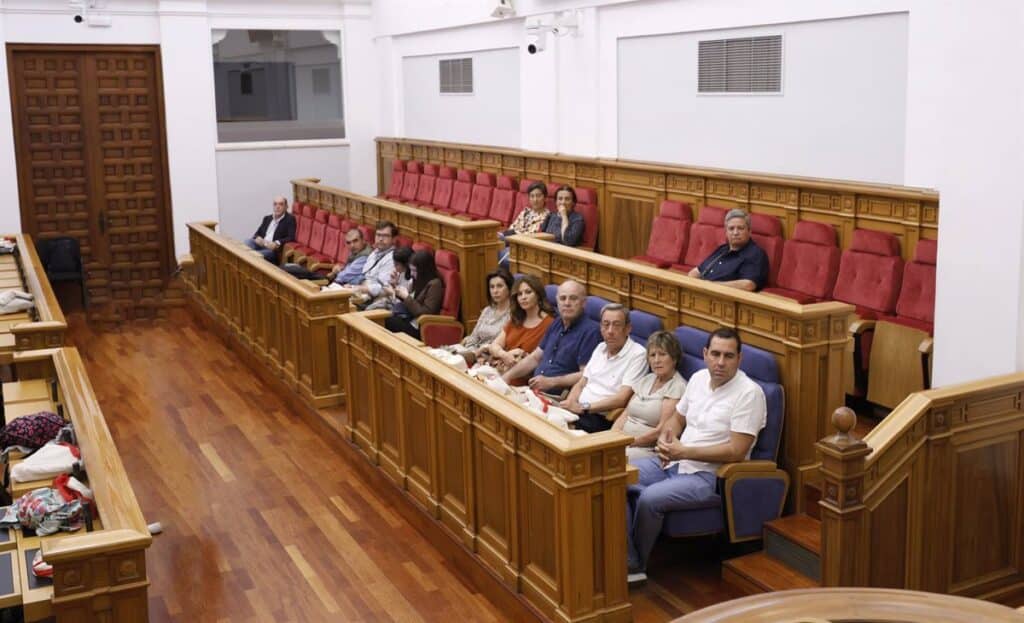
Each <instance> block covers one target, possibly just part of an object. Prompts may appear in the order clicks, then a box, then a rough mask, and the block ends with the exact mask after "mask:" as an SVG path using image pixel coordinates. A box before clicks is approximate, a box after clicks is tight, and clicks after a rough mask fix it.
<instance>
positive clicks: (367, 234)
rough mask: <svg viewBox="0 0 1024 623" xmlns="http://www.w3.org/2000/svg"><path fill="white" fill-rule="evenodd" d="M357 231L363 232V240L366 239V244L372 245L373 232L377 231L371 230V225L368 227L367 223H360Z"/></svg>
mask: <svg viewBox="0 0 1024 623" xmlns="http://www.w3.org/2000/svg"><path fill="white" fill-rule="evenodd" d="M359 231H361V232H363V240H365V241H366V244H368V245H370V246H373V240H374V238H375V236H374V234H376V233H377V232H375V231H373V227H370V226H369V225H360V226H359Z"/></svg>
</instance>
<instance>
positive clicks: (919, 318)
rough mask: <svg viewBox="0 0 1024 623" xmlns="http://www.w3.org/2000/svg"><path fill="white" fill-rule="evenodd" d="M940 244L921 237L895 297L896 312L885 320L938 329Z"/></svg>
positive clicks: (917, 327)
mask: <svg viewBox="0 0 1024 623" xmlns="http://www.w3.org/2000/svg"><path fill="white" fill-rule="evenodd" d="M937 256H938V244H937V243H936V241H934V240H918V241H917V248H916V249H915V250H914V259H913V260H912V261H910V262H907V265H906V266H904V267H903V284H902V287H901V288H900V294H899V298H898V299H897V300H896V314H895V315H894V316H886V317H885V318H884V319H885V320H888V321H890V322H895V323H898V324H904V325H907V326H910V327H914V328H915V329H921V330H922V331H926V332H927V333H928V334H929V335H931V334H932V333H933V332H934V330H935V324H934V323H935V261H936V258H937Z"/></svg>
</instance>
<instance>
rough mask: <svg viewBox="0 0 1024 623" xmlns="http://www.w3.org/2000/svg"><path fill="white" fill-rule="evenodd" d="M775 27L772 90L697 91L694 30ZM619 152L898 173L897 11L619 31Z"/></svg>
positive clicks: (901, 25)
mask: <svg viewBox="0 0 1024 623" xmlns="http://www.w3.org/2000/svg"><path fill="white" fill-rule="evenodd" d="M767 35H782V41H783V44H782V45H783V54H782V66H783V71H782V78H783V86H782V92H781V93H779V94H758V95H737V94H698V93H697V74H698V71H697V47H698V42H699V41H702V40H708V39H726V38H734V37H756V36H767ZM618 56H619V72H618V76H619V82H618V101H619V106H618V109H619V121H618V139H619V148H618V150H617V153H618V155H619V157H621V158H630V159H635V160H655V161H661V162H684V163H687V164H694V165H700V166H711V167H728V168H733V169H747V170H760V171H771V172H773V173H782V174H789V175H808V176H817V177H833V178H845V179H853V180H861V181H872V182H886V183H896V184H898V183H901V182H902V181H903V164H904V153H903V152H904V148H903V142H904V133H905V123H904V118H905V114H906V78H907V15H906V14H905V13H897V14H889V15H875V16H868V17H857V18H847V19H836V20H824V21H812V22H799V23H795V24H776V25H773V26H763V27H756V28H740V29H729V30H707V31H700V32H687V33H681V34H674V35H658V36H649V37H630V38H624V39H619V54H618Z"/></svg>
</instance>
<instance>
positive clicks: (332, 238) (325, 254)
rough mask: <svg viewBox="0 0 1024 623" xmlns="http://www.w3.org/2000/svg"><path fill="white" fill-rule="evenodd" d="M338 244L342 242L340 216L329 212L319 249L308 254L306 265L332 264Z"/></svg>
mask: <svg viewBox="0 0 1024 623" xmlns="http://www.w3.org/2000/svg"><path fill="white" fill-rule="evenodd" d="M339 244H344V242H343V241H342V236H341V216H339V215H337V214H331V215H329V216H328V217H327V227H326V229H325V230H324V239H323V244H321V245H320V250H319V251H317V252H315V253H312V254H310V255H309V256H308V260H307V261H308V265H309V266H311V267H312V265H313V264H334V261H335V258H336V257H337V256H338V245H339Z"/></svg>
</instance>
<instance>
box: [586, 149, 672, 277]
mask: <svg viewBox="0 0 1024 623" xmlns="http://www.w3.org/2000/svg"><path fill="white" fill-rule="evenodd" d="M605 176H606V182H605V188H604V202H603V203H602V204H601V205H600V206H599V209H598V211H599V213H600V217H599V218H600V222H601V228H600V229H601V231H600V232H599V233H598V248H599V249H601V252H602V253H604V254H606V255H610V256H613V257H621V258H630V257H633V256H635V255H643V254H644V252H645V251H646V250H647V241H648V239H649V238H650V236H651V223H652V222H653V221H654V217H655V216H656V215H657V213H658V206H659V205H661V201H662V199H664V198H665V190H664V188H665V175H664V174H661V173H649V172H644V171H637V170H634V169H619V168H613V167H608V168H606V169H605Z"/></svg>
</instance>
